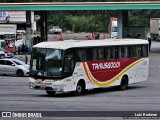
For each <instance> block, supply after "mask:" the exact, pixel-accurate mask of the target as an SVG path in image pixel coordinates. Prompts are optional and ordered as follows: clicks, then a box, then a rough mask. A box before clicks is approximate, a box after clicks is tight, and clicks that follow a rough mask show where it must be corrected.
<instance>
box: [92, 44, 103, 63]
mask: <svg viewBox="0 0 160 120" xmlns="http://www.w3.org/2000/svg"><path fill="white" fill-rule="evenodd" d="M92 60H93V61H95V60H104V48H103V47H100V48H93V49H92Z"/></svg>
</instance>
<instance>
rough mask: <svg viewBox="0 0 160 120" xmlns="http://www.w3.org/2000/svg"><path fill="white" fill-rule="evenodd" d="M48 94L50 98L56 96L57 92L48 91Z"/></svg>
mask: <svg viewBox="0 0 160 120" xmlns="http://www.w3.org/2000/svg"><path fill="white" fill-rule="evenodd" d="M46 93H47V94H48V95H49V96H55V94H56V92H55V91H46Z"/></svg>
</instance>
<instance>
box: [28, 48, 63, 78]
mask: <svg viewBox="0 0 160 120" xmlns="http://www.w3.org/2000/svg"><path fill="white" fill-rule="evenodd" d="M62 58H63V51H62V50H59V49H51V48H34V49H33V53H32V59H31V65H30V75H31V76H41V77H61V76H62V60H63V59H62Z"/></svg>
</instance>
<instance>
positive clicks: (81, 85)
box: [73, 80, 85, 96]
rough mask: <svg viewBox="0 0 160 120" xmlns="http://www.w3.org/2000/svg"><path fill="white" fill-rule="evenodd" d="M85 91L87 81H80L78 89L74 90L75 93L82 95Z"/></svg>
mask: <svg viewBox="0 0 160 120" xmlns="http://www.w3.org/2000/svg"><path fill="white" fill-rule="evenodd" d="M84 92H85V82H84V81H82V80H81V81H79V82H78V84H77V86H76V91H74V92H73V94H74V95H76V96H80V95H82V94H84Z"/></svg>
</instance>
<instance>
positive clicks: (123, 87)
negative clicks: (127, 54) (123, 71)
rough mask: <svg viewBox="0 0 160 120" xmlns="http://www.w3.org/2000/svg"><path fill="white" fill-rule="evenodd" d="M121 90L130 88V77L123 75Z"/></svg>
mask: <svg viewBox="0 0 160 120" xmlns="http://www.w3.org/2000/svg"><path fill="white" fill-rule="evenodd" d="M119 88H120V90H126V89H127V88H128V79H127V77H126V76H123V77H122V80H121V84H120V86H119Z"/></svg>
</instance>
